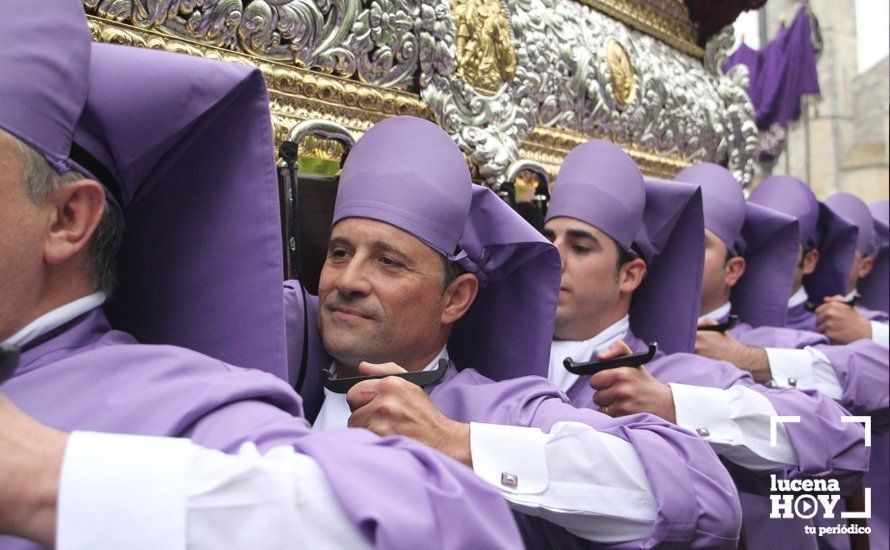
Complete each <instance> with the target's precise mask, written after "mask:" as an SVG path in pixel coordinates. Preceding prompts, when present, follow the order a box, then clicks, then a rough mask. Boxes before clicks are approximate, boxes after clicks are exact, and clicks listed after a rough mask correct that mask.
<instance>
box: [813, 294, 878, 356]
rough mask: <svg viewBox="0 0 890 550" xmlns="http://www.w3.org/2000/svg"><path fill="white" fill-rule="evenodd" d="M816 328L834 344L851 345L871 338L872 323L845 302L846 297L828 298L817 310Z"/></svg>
mask: <svg viewBox="0 0 890 550" xmlns="http://www.w3.org/2000/svg"><path fill="white" fill-rule="evenodd" d="M816 327H817V328H818V329H819V332H821V333H822V334H824V335H825V336H827V337H828V339H829V340H830V341H831V343H832V344H844V345H846V344H849V343H851V342H855V341H856V340H861V339H862V338H871V323H869V322H868V319H866V318H865V317H863V316H862V315H860V314H859V312H858V311H856V308H854V307H851V306H850V305H848V304H847V303H846V302H845V301H844V297H843V296H840V295H837V296H827V297H826V298H825V303H823V304H822V305H820V306H819V307H817V308H816Z"/></svg>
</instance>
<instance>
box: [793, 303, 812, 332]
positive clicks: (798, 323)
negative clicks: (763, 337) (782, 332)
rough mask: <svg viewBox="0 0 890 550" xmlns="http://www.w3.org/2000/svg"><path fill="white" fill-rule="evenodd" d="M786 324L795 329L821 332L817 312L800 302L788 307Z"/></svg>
mask: <svg viewBox="0 0 890 550" xmlns="http://www.w3.org/2000/svg"><path fill="white" fill-rule="evenodd" d="M785 326H786V327H788V328H793V329H795V330H806V331H809V332H819V329H818V328H817V327H816V314H815V313H813V312H812V311H809V310H808V309H807V305H806V304H798V305H796V306H794V307H789V308H788V313H787V315H786V317H785Z"/></svg>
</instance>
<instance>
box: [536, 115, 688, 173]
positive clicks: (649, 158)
mask: <svg viewBox="0 0 890 550" xmlns="http://www.w3.org/2000/svg"><path fill="white" fill-rule="evenodd" d="M589 139H591V138H590V137H588V136H584V135H581V134H579V133H577V132H573V131H571V130H566V129H564V128H547V127H542V126H538V127H537V128H535V129H534V130H533V131H532V133H531V135H530V136H529V137H528V138H527V139H526V140H525V141H524V142H523V143H522V145H520V146H519V153H520V154H521V155H522V157H523V158H528V159H532V160H536V161H538V162H540V163H541V164H543V165H544V166H546V167H547V171H548V172H549V173H550V178H551V180H552V179H554V178H556V174H557V172H559V166H560V164H562V161H563V159H564V158H565V157H566V155H568V154H569V151H571V150H572V149H573V148H574V147H575V146H577V145H580V144H582V143H584V142H585V141H587V140H589ZM622 148H623V149H624V150H625V151H627V154H628V155H630V156H631V158H633V159H634V161H636V163H637V164H638V165H639V166H640V170H642V172H643V173H644V174H645V175H646V176H649V177H655V178H664V179H671V178H673V177H674V176H675V175H677V173H678V172H679V171H680V170H682V169H683V168H686V167H687V166H689V165H690V162H689V161H687V160H683V159H677V158H672V157H667V156H665V155H660V154H658V153H653V152H651V151H644V150H641V149H638V148H636V147H634V146H633V145H630V146H628V145H622Z"/></svg>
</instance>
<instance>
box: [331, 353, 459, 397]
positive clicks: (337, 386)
mask: <svg viewBox="0 0 890 550" xmlns="http://www.w3.org/2000/svg"><path fill="white" fill-rule="evenodd" d="M447 370H448V360H446V359H439V366H438V367H436V370H426V371H420V372H401V373H398V374H374V375H371V376H353V377H352V378H334V375H333V374H331V371H329V370H328V369H323V370H322V371H321V372H320V373H318V376H319V378H321V385H322V386H324V387H325V388H326V389H328V390H330V391H332V392H334V393H347V392H348V391H349V390H351V389H352V387H353V386H355V385H356V384H358V383H359V382H364V381H365V380H378V379H380V378H386V377H387V376H397V377H398V378H404V379H405V380H407V381H408V382H411V383H412V384H416V385H418V386H420V387H421V388H425V387H427V386H431V385H433V384H435V383H436V382H438V381H439V380H441V379H442V377H443V376H445V372H446V371H447Z"/></svg>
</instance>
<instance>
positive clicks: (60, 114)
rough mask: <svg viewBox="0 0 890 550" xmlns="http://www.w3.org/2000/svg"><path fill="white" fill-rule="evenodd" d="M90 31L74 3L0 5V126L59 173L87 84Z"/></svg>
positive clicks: (51, 0)
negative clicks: (41, 155)
mask: <svg viewBox="0 0 890 550" xmlns="http://www.w3.org/2000/svg"><path fill="white" fill-rule="evenodd" d="M89 65H90V29H89V27H88V26H87V19H86V16H85V15H84V12H83V6H82V5H81V3H80V2H76V1H75V0H47V1H45V2H41V3H40V5H39V6H37V5H35V3H34V2H33V0H3V2H2V4H0V75H3V76H2V77H0V98H2V101H0V128H2V129H3V130H5V131H6V132H8V133H10V134H12V135H13V136H15V137H17V138H18V139H20V140H22V141H23V142H25V143H26V144H28V145H29V146H31V147H32V148H33V149H35V150H36V151H38V152H40V153H42V154H43V156H44V157H46V160H47V161H49V163H50V164H51V165H52V166H53V168H55V169H56V171H58V172H60V173H64V172H68V171H69V170H71V165H70V164H69V162H68V156H69V153H70V151H71V136H72V133H73V130H74V125H75V124H76V123H77V119H78V117H80V113H81V111H82V110H83V105H84V102H85V101H86V96H87V87H88V86H89Z"/></svg>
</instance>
